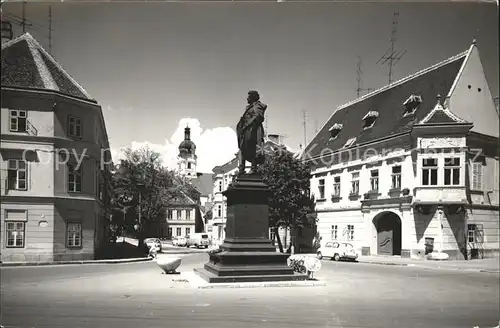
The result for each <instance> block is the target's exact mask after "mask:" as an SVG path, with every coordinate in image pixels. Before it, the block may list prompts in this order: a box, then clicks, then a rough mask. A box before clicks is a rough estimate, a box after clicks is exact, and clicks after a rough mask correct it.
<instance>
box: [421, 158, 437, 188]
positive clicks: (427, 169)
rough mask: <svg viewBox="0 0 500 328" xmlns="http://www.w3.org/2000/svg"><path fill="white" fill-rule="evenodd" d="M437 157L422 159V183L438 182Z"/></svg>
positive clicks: (431, 184) (433, 183) (425, 184)
mask: <svg viewBox="0 0 500 328" xmlns="http://www.w3.org/2000/svg"><path fill="white" fill-rule="evenodd" d="M437 167H438V165H437V159H436V158H426V159H423V160H422V185H423V186H436V185H437V182H438V169H437Z"/></svg>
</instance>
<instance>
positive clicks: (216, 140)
mask: <svg viewBox="0 0 500 328" xmlns="http://www.w3.org/2000/svg"><path fill="white" fill-rule="evenodd" d="M186 126H189V128H190V129H191V140H192V141H193V142H194V143H195V144H196V155H197V157H198V160H197V164H198V168H197V170H198V172H202V173H211V172H212V169H213V168H214V167H215V166H217V165H222V164H224V163H226V162H228V161H230V160H231V159H233V158H234V155H235V153H236V152H237V151H238V145H237V142H236V132H235V131H234V130H233V129H232V128H230V127H217V128H213V129H203V127H202V125H201V123H200V121H199V120H198V119H196V118H182V119H181V120H180V121H179V124H178V125H177V129H176V130H175V132H174V133H173V134H172V136H171V137H170V139H166V140H165V143H164V144H154V143H151V142H148V141H143V142H139V141H133V142H132V144H131V145H130V148H132V149H139V148H141V147H143V146H148V147H149V148H150V149H151V150H153V151H156V152H158V153H160V154H161V156H162V158H163V165H164V166H165V167H168V168H169V169H176V168H177V155H178V153H179V150H178V147H179V144H180V143H181V142H182V140H184V129H185V128H186ZM111 155H112V158H113V160H115V159H117V160H119V159H121V158H123V153H122V152H121V149H119V150H116V149H112V150H111Z"/></svg>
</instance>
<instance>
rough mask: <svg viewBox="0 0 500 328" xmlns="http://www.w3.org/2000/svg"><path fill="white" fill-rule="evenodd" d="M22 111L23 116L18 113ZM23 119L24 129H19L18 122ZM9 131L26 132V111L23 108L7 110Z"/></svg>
mask: <svg viewBox="0 0 500 328" xmlns="http://www.w3.org/2000/svg"><path fill="white" fill-rule="evenodd" d="M21 113H24V116H22V115H20V114H21ZM20 120H21V121H22V120H24V130H22V129H19V125H20V122H19V121H20ZM13 122H15V128H13ZM9 131H10V132H18V133H26V132H28V111H27V110H24V109H10V110H9Z"/></svg>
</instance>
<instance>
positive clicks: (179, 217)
mask: <svg viewBox="0 0 500 328" xmlns="http://www.w3.org/2000/svg"><path fill="white" fill-rule="evenodd" d="M181 218H182V210H177V220H180V219H181Z"/></svg>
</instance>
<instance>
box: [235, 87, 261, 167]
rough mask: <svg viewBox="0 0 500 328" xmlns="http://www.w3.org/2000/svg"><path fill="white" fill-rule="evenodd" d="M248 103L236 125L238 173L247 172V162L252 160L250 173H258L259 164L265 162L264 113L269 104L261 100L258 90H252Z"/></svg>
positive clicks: (249, 93)
mask: <svg viewBox="0 0 500 328" xmlns="http://www.w3.org/2000/svg"><path fill="white" fill-rule="evenodd" d="M247 102H248V105H247V107H246V109H245V112H244V113H243V116H241V118H240V121H239V122H238V125H237V127H236V133H237V135H238V148H239V149H240V151H239V166H238V175H242V174H244V173H245V162H246V161H248V162H251V163H252V167H251V170H250V172H249V174H255V173H257V165H261V164H263V163H264V159H265V158H264V149H263V146H264V126H263V125H262V123H263V122H264V113H265V111H266V109H267V105H265V104H263V103H261V102H260V96H259V93H258V92H257V91H254V90H251V91H249V92H248V97H247Z"/></svg>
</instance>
